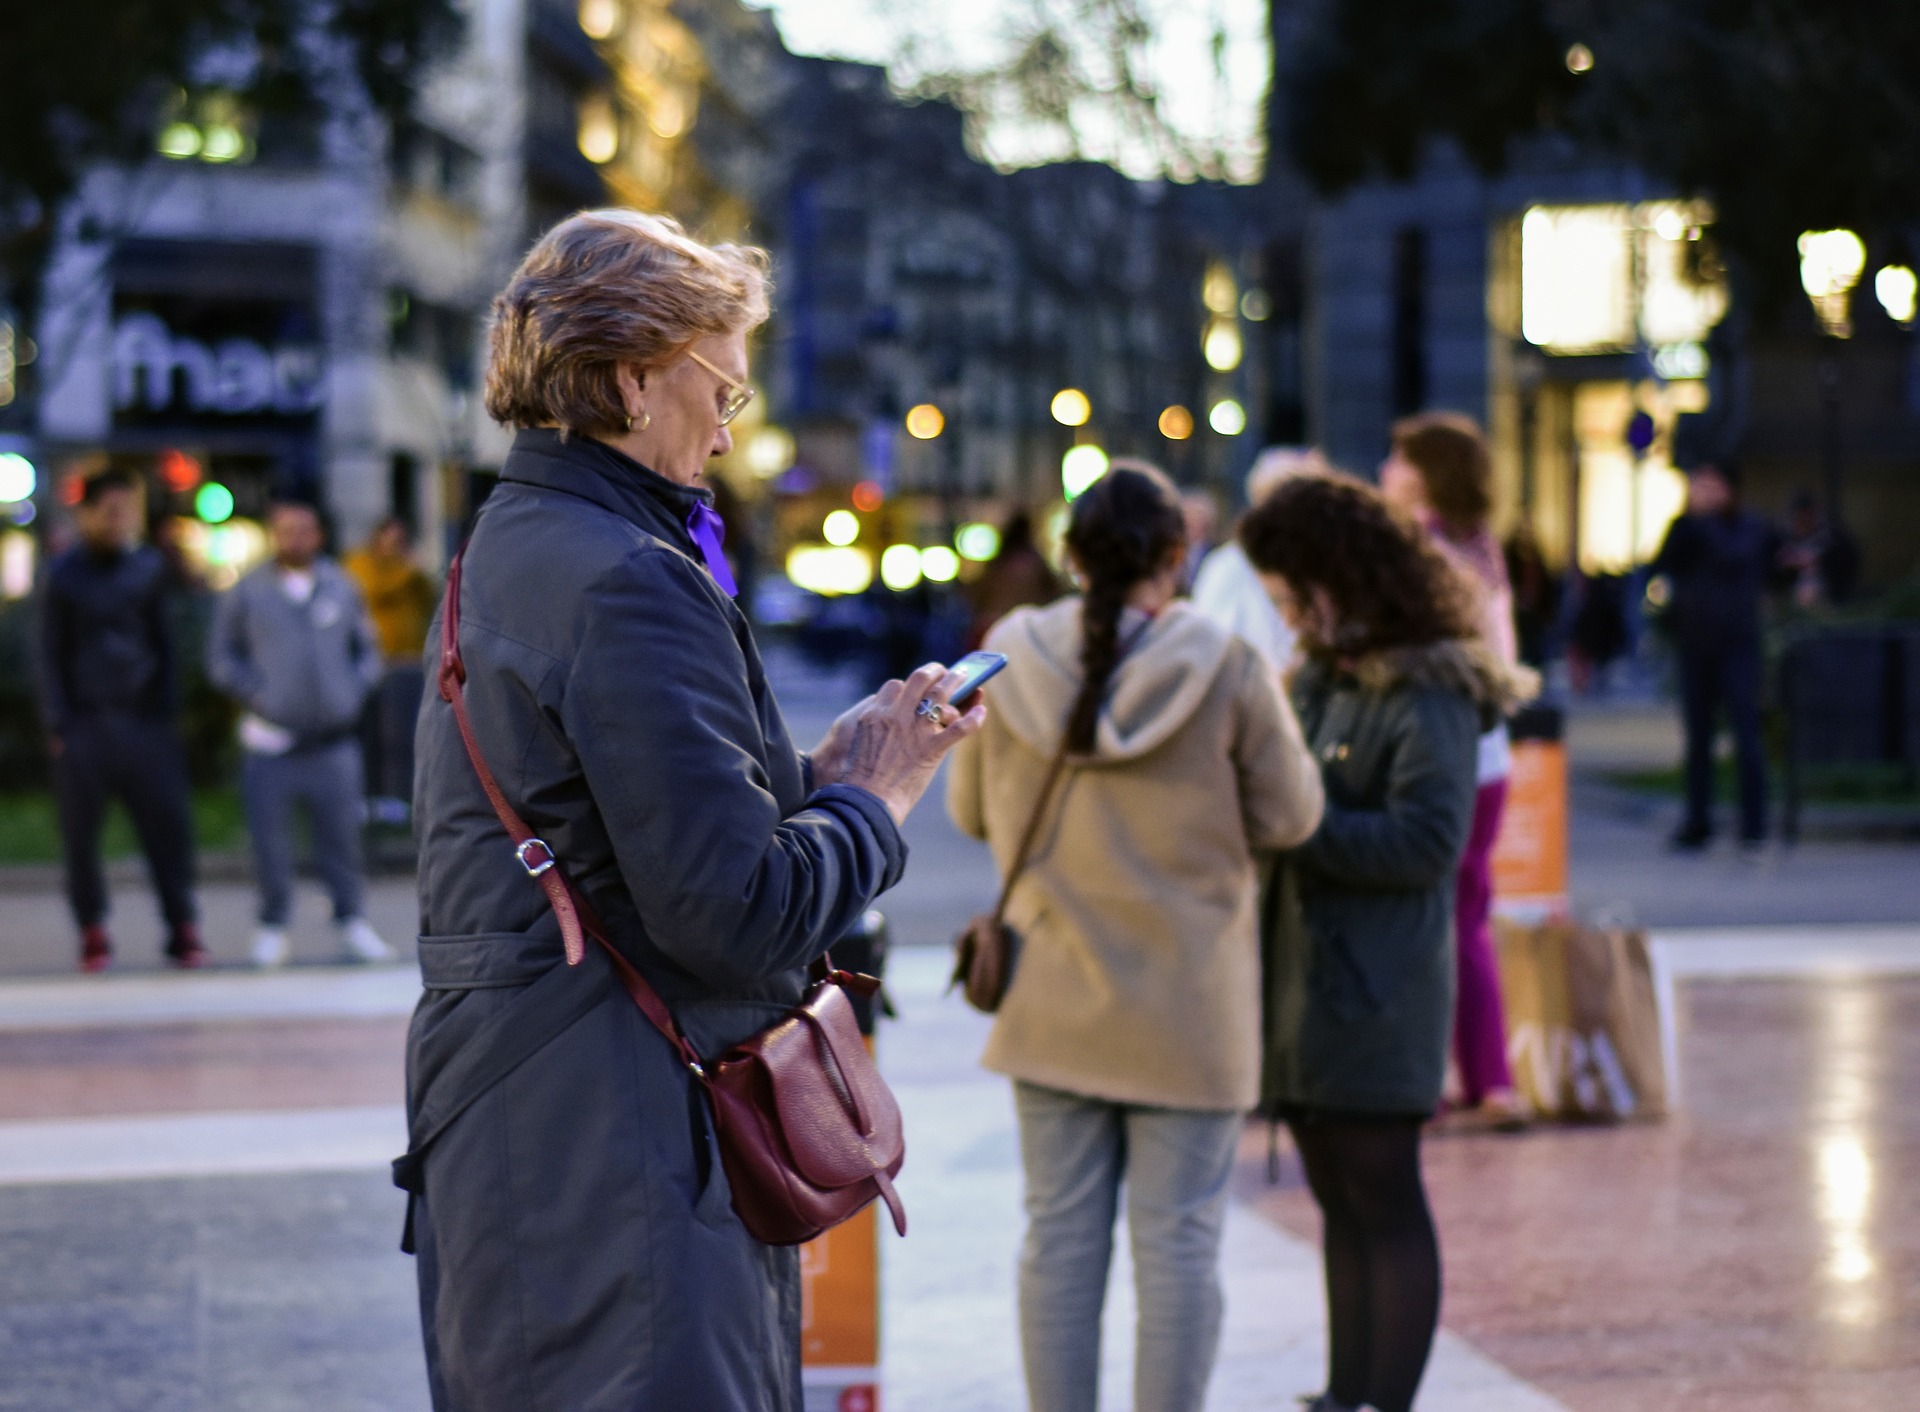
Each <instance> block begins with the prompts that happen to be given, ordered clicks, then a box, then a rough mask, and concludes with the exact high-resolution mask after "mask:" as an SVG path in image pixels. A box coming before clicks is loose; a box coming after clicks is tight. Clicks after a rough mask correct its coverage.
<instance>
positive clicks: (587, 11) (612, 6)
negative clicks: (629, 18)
mask: <svg viewBox="0 0 1920 1412" xmlns="http://www.w3.org/2000/svg"><path fill="white" fill-rule="evenodd" d="M619 24H620V4H619V0H580V28H581V29H583V30H585V31H586V33H587V38H589V39H610V38H612V36H613V32H614V30H615V29H616V28H618V26H619Z"/></svg>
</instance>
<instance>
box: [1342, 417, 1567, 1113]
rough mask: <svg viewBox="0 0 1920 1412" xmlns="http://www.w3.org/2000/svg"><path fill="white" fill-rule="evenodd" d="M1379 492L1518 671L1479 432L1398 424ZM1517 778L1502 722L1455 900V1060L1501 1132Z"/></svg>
mask: <svg viewBox="0 0 1920 1412" xmlns="http://www.w3.org/2000/svg"><path fill="white" fill-rule="evenodd" d="M1380 493H1381V494H1382V495H1383V496H1385V497H1386V501H1387V503H1388V504H1389V505H1391V506H1393V507H1394V508H1395V509H1396V510H1399V511H1400V512H1401V513H1402V514H1405V515H1408V516H1410V517H1411V518H1412V519H1413V520H1414V522H1415V523H1416V524H1418V525H1419V526H1420V527H1421V528H1422V529H1424V530H1425V531H1426V532H1427V534H1428V536H1429V537H1430V538H1431V539H1432V540H1433V542H1434V543H1435V544H1436V545H1438V546H1439V548H1440V549H1441V551H1442V552H1443V553H1444V554H1445V555H1446V556H1447V558H1448V559H1449V560H1450V561H1451V562H1452V563H1453V565H1454V567H1455V568H1456V569H1457V570H1459V571H1460V572H1461V574H1463V575H1464V576H1465V578H1466V579H1467V581H1468V583H1470V584H1471V585H1472V587H1473V590H1474V594H1475V597H1476V600H1477V603H1478V607H1479V624H1480V636H1481V640H1482V641H1484V642H1485V643H1486V645H1487V647H1488V649H1489V650H1491V651H1492V653H1493V655H1494V656H1495V657H1496V658H1498V659H1499V661H1500V662H1501V664H1502V665H1503V666H1506V667H1508V668H1512V667H1514V666H1516V665H1517V664H1518V662H1519V642H1518V637H1517V634H1516V632H1515V628H1514V621H1513V590H1512V589H1511V587H1510V586H1509V585H1508V582H1507V561H1506V556H1505V555H1503V554H1502V553H1501V551H1500V542H1499V541H1498V540H1496V539H1495V538H1494V537H1493V532H1492V530H1491V529H1490V528H1489V521H1490V520H1491V518H1492V515H1493V458H1492V456H1491V455H1489V454H1488V451H1487V443H1486V439H1485V438H1484V437H1483V436H1482V435H1481V434H1480V427H1479V425H1478V424H1477V423H1475V422H1474V421H1473V419H1472V418H1470V417H1463V416H1460V415H1457V414H1455V413H1451V412H1429V413H1426V414H1424V415H1422V416H1418V417H1408V418H1406V419H1405V420H1403V421H1400V422H1398V423H1396V424H1395V425H1394V428H1393V450H1392V452H1391V453H1390V454H1389V455H1388V457H1387V459H1386V460H1385V462H1383V463H1382V464H1381V467H1380ZM1516 675H1517V674H1516ZM1532 694H1533V693H1532V692H1531V691H1530V692H1529V693H1528V695H1529V696H1531V695H1532ZM1512 774H1513V748H1512V743H1511V742H1510V741H1509V740H1508V738H1507V723H1506V721H1505V720H1504V719H1501V720H1498V721H1495V722H1494V723H1493V725H1491V726H1490V727H1489V728H1488V729H1487V730H1486V731H1485V732H1484V733H1482V735H1481V737H1480V746H1479V766H1478V770H1477V772H1476V779H1477V781H1478V785H1479V788H1478V790H1477V792H1476V793H1475V794H1474V800H1473V827H1472V829H1471V830H1470V832H1469V833H1468V835H1467V851H1466V853H1465V855H1464V856H1463V857H1462V858H1461V860H1460V872H1459V875H1458V877H1456V878H1455V880H1454V892H1453V924H1454V955H1455V958H1456V964H1457V967H1458V975H1457V992H1456V997H1455V1002H1454V1018H1453V1053H1454V1059H1455V1061H1456V1062H1457V1063H1458V1064H1459V1066H1460V1081H1461V1085H1462V1087H1463V1089H1464V1095H1463V1096H1464V1099H1465V1102H1464V1104H1463V1107H1464V1109H1465V1110H1467V1112H1468V1114H1470V1115H1471V1118H1472V1119H1473V1120H1477V1121H1481V1122H1485V1123H1487V1124H1489V1125H1491V1126H1494V1127H1504V1126H1511V1125H1513V1124H1516V1123H1519V1122H1521V1121H1524V1119H1525V1117H1526V1112H1525V1105H1524V1104H1523V1103H1522V1102H1521V1099H1520V1096H1519V1094H1518V1093H1516V1092H1515V1090H1514V1086H1513V1072H1512V1070H1511V1069H1510V1068H1509V1067H1508V1065H1507V1023H1506V1015H1505V1012H1504V1010H1503V1009H1502V1007H1501V1003H1500V968H1499V965H1498V963H1497V962H1496V961H1495V959H1494V953H1493V926H1492V917H1493V846H1494V844H1495V843H1496V842H1497V841H1498V840H1499V837H1500V817H1501V814H1502V813H1503V812H1504V810H1505V808H1506V803H1507V781H1508V779H1509V777H1510V776H1511V775H1512Z"/></svg>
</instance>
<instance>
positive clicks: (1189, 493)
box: [1180, 489, 1220, 589]
mask: <svg viewBox="0 0 1920 1412" xmlns="http://www.w3.org/2000/svg"><path fill="white" fill-rule="evenodd" d="M1180 517H1181V519H1183V520H1184V521H1185V522H1186V527H1187V559H1186V569H1185V570H1184V572H1185V575H1186V582H1185V583H1183V584H1182V585H1181V587H1182V588H1185V589H1191V588H1192V587H1193V576H1194V575H1195V574H1196V573H1198V572H1199V569H1200V564H1201V562H1202V561H1203V560H1204V559H1205V558H1206V557H1207V555H1209V554H1211V553H1212V552H1213V549H1214V546H1215V545H1216V544H1218V543H1219V542H1220V498H1219V497H1218V496H1216V495H1215V494H1214V493H1213V492H1212V491H1211V490H1206V489H1194V490H1183V491H1181V492H1180Z"/></svg>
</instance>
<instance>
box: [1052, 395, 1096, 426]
mask: <svg viewBox="0 0 1920 1412" xmlns="http://www.w3.org/2000/svg"><path fill="white" fill-rule="evenodd" d="M1050 410H1051V411H1052V413H1053V419H1054V420H1055V421H1056V422H1058V423H1060V425H1061V426H1063V427H1083V426H1085V425H1086V424H1087V419H1088V418H1089V417H1091V416H1092V415H1093V403H1091V402H1090V401H1088V400H1087V394H1086V393H1084V392H1082V391H1081V390H1080V389H1079V388H1077V387H1063V388H1061V389H1060V390H1059V391H1058V392H1056V393H1054V394H1053V403H1052V406H1051V408H1050Z"/></svg>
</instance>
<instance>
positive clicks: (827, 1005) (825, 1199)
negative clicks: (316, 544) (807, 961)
mask: <svg viewBox="0 0 1920 1412" xmlns="http://www.w3.org/2000/svg"><path fill="white" fill-rule="evenodd" d="M466 680H467V670H466V664H465V662H464V661H462V659H461V656H460V560H459V558H457V557H456V558H455V559H454V561H453V565H452V567H451V568H450V569H449V570H448V573H447V601H446V609H445V611H444V613H443V614H442V617H441V620H440V671H439V688H440V696H441V699H442V700H444V701H445V702H446V703H447V704H448V705H450V706H451V707H453V718H454V721H455V723H456V724H457V725H458V726H459V728H460V739H461V740H462V742H464V743H465V745H466V749H467V758H468V759H469V760H471V761H472V762H473V769H474V773H475V774H477V775H478V776H479V777H480V785H481V787H482V788H483V789H485V790H486V792H487V799H488V801H489V802H490V803H491V804H492V805H493V812H494V813H495V814H497V815H498V816H499V819H500V824H501V827H503V828H504V829H505V830H506V831H507V835H508V837H509V838H511V839H512V840H513V848H514V856H515V857H516V858H518V859H519V860H520V866H521V867H523V868H525V869H526V870H527V873H528V875H529V876H530V877H532V878H533V879H534V881H535V882H537V883H539V885H540V887H541V889H542V890H543V891H545V893H546V895H547V901H548V903H549V904H550V905H551V906H552V907H553V911H554V915H555V916H556V918H557V919H558V920H559V923H560V936H561V940H562V942H563V944H564V945H565V947H566V959H567V964H568V965H569V966H577V965H579V964H580V963H581V961H582V960H584V959H585V956H586V938H588V937H591V938H592V939H593V940H594V941H595V942H596V943H598V944H599V946H600V947H601V948H602V949H603V950H604V951H605V952H606V954H607V957H608V959H609V960H610V961H611V962H612V963H613V968H614V972H615V974H617V975H618V976H619V977H620V981H621V984H622V985H623V986H624V987H625V988H626V992H627V995H628V996H629V997H630V998H631V999H632V1001H633V1003H634V1005H635V1006H636V1007H637V1008H638V1009H639V1011H640V1013H641V1014H642V1015H644V1016H646V1017H647V1020H648V1021H649V1022H650V1023H651V1024H652V1025H653V1027H654V1028H655V1029H657V1030H659V1031H660V1033H661V1035H662V1036H663V1037H665V1039H666V1041H667V1043H668V1044H670V1045H671V1046H673V1049H674V1051H675V1052H676V1053H677V1054H678V1055H679V1056H680V1059H681V1061H682V1062H683V1063H684V1064H685V1065H686V1067H687V1071H688V1072H689V1073H690V1074H692V1075H693V1077H694V1078H695V1080H697V1081H698V1082H699V1083H700V1084H701V1086H702V1087H703V1088H704V1089H705V1090H706V1093H707V1097H708V1099H709V1101H710V1102H711V1104H712V1109H713V1118H714V1131H715V1133H716V1135H717V1136H718V1138H719V1146H720V1160H721V1163H722V1165H723V1166H724V1167H725V1169H726V1173H727V1181H728V1183H729V1185H730V1186H731V1187H732V1189H733V1209H734V1211H735V1213H736V1214H737V1215H738V1216H739V1217H740V1222H741V1224H742V1225H744V1226H745V1227H746V1228H747V1230H748V1232H749V1233H751V1234H752V1235H753V1236H754V1238H755V1239H757V1240H761V1241H764V1242H765V1243H766V1244H768V1245H799V1244H801V1243H802V1242H804V1241H809V1240H812V1239H813V1238H814V1237H815V1236H817V1235H819V1234H821V1233H822V1232H823V1231H827V1230H830V1229H832V1228H833V1227H834V1226H837V1225H839V1224H840V1223H841V1222H842V1221H845V1220H847V1219H848V1218H849V1217H851V1216H853V1215H854V1214H855V1213H857V1212H859V1211H861V1210H863V1209H864V1208H865V1207H866V1206H868V1205H869V1204H870V1203H872V1202H873V1201H874V1200H875V1199H876V1198H877V1199H879V1200H882V1201H884V1202H886V1204H887V1210H888V1211H889V1212H890V1213H892V1216H893V1226H894V1229H895V1230H896V1231H898V1232H899V1233H900V1234H901V1235H905V1234H906V1233H907V1213H906V1208H905V1207H903V1206H902V1205H901V1204H900V1197H899V1195H898V1193H896V1192H895V1191H894V1189H893V1178H894V1177H895V1176H896V1175H897V1174H898V1173H899V1171H900V1165H901V1163H902V1161H904V1160H905V1157H906V1135H905V1132H904V1130H903V1127H902V1124H901V1120H900V1105H899V1104H898V1103H897V1102H896V1101H895V1099H894V1096H893V1092H892V1090H890V1089H889V1088H888V1087H887V1084H886V1081H885V1080H884V1079H882V1078H881V1077H880V1071H879V1070H878V1069H877V1068H876V1067H875V1066H874V1062H873V1056H872V1055H871V1054H869V1053H868V1051H867V1046H866V1041H865V1040H864V1039H863V1038H862V1037H861V1034H860V1027H859V1025H858V1023H857V1022H856V1021H855V1019H854V1014H853V1006H852V1004H851V1003H850V1002H849V1001H848V999H847V994H846V993H847V991H848V990H853V991H855V992H857V993H859V994H862V995H871V994H872V993H873V992H874V991H875V990H876V989H878V987H879V984H880V983H879V982H878V981H877V980H875V979H874V978H873V977H871V976H857V975H853V974H851V973H850V972H847V971H839V970H834V969H833V968H832V963H831V961H829V960H827V959H826V958H822V964H819V965H817V966H816V968H815V975H814V979H813V982H812V984H811V985H810V986H809V988H808V990H807V992H806V994H805V995H804V996H803V997H802V998H801V1001H800V1003H799V1004H798V1005H797V1006H795V1007H794V1008H793V1009H792V1010H789V1011H788V1012H787V1014H786V1015H785V1016H784V1017H783V1018H782V1019H781V1020H780V1021H778V1022H777V1023H776V1024H774V1025H772V1026H771V1027H769V1028H767V1029H764V1030H762V1031H760V1033H758V1034H756V1035H753V1036H751V1037H750V1038H748V1039H745V1040H742V1041H741V1042H740V1043H739V1044H737V1045H735V1046H734V1047H733V1048H731V1049H729V1050H728V1051H727V1052H726V1053H724V1054H722V1055H721V1056H720V1057H719V1058H718V1059H715V1060H713V1061H712V1062H711V1063H709V1062H708V1061H706V1060H705V1059H703V1058H702V1057H701V1055H700V1054H699V1052H698V1051H697V1050H695V1048H694V1047H693V1045H692V1043H691V1042H690V1041H689V1040H688V1039H687V1037H686V1036H685V1035H684V1034H683V1033H682V1032H681V1030H680V1026H679V1024H678V1023H677V1022H676V1021H675V1020H674V1018H673V1012H672V1011H671V1010H670V1009H669V1008H668V1007H667V1004H666V1002H665V1001H663V1000H662V999H661V998H660V994H659V992H658V991H656V990H655V989H654V988H653V987H652V986H651V985H649V984H648V983H647V979H646V977H645V976H643V975H641V974H640V972H639V971H638V970H637V969H636V968H635V967H634V965H633V963H632V962H630V961H628V960H627V958H626V957H625V956H623V955H622V954H621V953H620V951H619V949H618V948H617V947H615V946H614V945H613V943H612V942H611V941H609V940H608V938H607V934H606V929H605V927H603V926H602V925H601V923H600V920H599V918H598V917H597V916H595V914H594V912H593V909H592V907H591V906H589V905H588V903H587V900H586V898H584V897H583V896H581V895H580V894H579V893H578V892H576V891H575V890H574V888H573V886H572V885H571V884H570V883H569V882H568V881H567V879H566V877H565V875H564V874H563V873H562V872H561V870H560V866H559V860H558V859H557V858H555V857H554V856H553V850H552V849H550V848H549V847H547V845H546V843H545V842H544V841H543V840H541V839H539V838H537V837H535V835H534V832H533V830H532V829H531V828H529V827H528V826H527V823H526V821H525V820H524V819H522V818H521V817H520V815H519V814H518V813H516V812H515V810H514V808H513V806H512V805H511V804H509V803H508V802H507V798H506V796H505V795H504V794H502V793H501V791H500V785H499V782H498V781H496V780H495V779H494V777H493V772H492V771H491V770H489V769H488V768H487V762H486V760H485V758H484V757H483V756H482V755H481V754H480V746H479V743H478V742H477V741H476V740H475V739H474V734H473V723H472V721H471V720H470V719H469V718H468V715H467V705H466V690H465V688H466Z"/></svg>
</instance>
